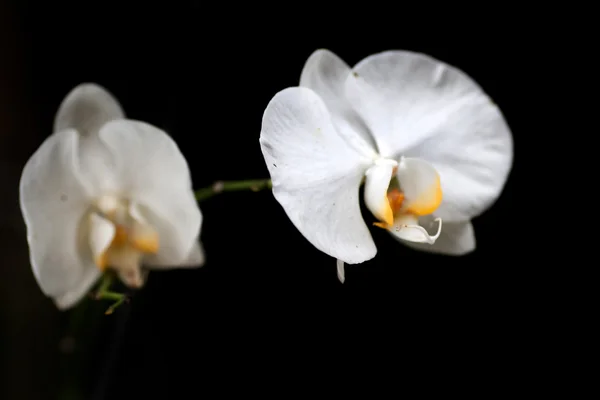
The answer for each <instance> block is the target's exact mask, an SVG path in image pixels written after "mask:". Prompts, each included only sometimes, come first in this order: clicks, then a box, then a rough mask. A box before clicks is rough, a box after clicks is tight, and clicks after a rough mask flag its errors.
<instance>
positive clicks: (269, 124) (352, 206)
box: [260, 87, 377, 264]
mask: <svg viewBox="0 0 600 400" xmlns="http://www.w3.org/2000/svg"><path fill="white" fill-rule="evenodd" d="M260 145H261V150H262V153H263V156H264V158H265V162H266V164H267V168H268V169H269V172H270V174H271V179H272V181H273V195H274V196H275V198H276V199H277V201H278V202H279V203H280V204H281V206H282V207H283V209H284V210H285V212H286V214H287V215H288V217H289V218H290V220H291V221H292V223H293V224H294V225H295V226H296V228H297V229H298V230H299V231H300V232H301V233H302V235H304V237H305V238H306V239H307V240H308V241H309V242H310V243H312V244H313V245H314V246H315V247H316V248H317V249H319V250H321V251H322V252H324V253H326V254H328V255H330V256H332V257H334V258H338V259H340V260H343V261H344V262H346V263H348V264H356V263H360V262H363V261H365V260H369V259H371V258H373V257H374V256H375V253H376V252H377V250H376V248H375V244H374V243H373V239H372V238H371V234H370V232H369V230H368V228H367V226H366V224H365V222H364V220H363V218H362V215H361V211H360V205H359V192H358V190H359V186H360V183H361V180H362V178H363V175H364V172H365V171H366V169H367V168H368V166H369V163H370V160H368V159H364V158H362V157H361V155H360V154H359V153H358V152H356V151H355V150H354V149H353V148H351V147H350V146H349V145H348V143H347V142H346V141H344V139H342V138H341V137H340V136H339V135H338V134H337V132H336V131H335V127H334V126H333V124H332V122H331V117H330V115H329V112H328V110H327V107H326V106H325V104H324V103H323V100H321V98H320V97H319V96H318V95H317V94H316V93H315V92H313V91H312V90H310V89H306V88H299V87H296V88H288V89H285V90H282V91H281V92H279V93H277V94H276V95H275V97H274V98H273V99H272V100H271V101H270V103H269V105H268V106H267V108H266V110H265V113H264V115H263V121H262V131H261V134H260Z"/></svg>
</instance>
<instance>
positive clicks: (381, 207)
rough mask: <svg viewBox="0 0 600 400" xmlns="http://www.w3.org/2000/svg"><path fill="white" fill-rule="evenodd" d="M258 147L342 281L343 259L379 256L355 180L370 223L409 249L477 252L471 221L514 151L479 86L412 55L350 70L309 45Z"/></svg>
mask: <svg viewBox="0 0 600 400" xmlns="http://www.w3.org/2000/svg"><path fill="white" fill-rule="evenodd" d="M260 144H261V148H262V153H263V156H264V158H265V162H266V164H267V167H268V169H269V172H270V174H271V178H272V180H273V194H274V196H275V198H276V199H277V201H278V202H279V203H280V204H281V205H282V207H283V209H284V210H285V212H286V213H287V215H288V217H289V218H290V219H291V221H292V222H293V224H294V225H295V226H296V228H297V229H298V230H299V231H300V232H301V233H302V234H303V235H304V237H306V238H307V239H308V241H310V242H311V243H312V244H313V245H314V246H315V247H316V248H318V249H319V250H321V251H323V252H324V253H326V254H328V255H330V256H332V257H335V258H337V259H338V261H337V265H338V277H339V278H340V280H341V281H342V282H343V281H344V263H349V264H357V263H361V262H364V261H366V260H369V259H371V258H373V257H374V256H375V254H376V252H377V249H376V247H375V244H374V243H373V239H372V237H371V234H370V232H369V230H368V228H367V226H366V224H365V222H364V220H363V218H362V216H361V212H360V205H359V187H360V185H361V183H362V182H363V179H364V180H365V189H364V199H365V203H366V205H367V207H368V209H369V210H370V211H371V212H372V213H373V214H374V216H375V217H376V218H377V219H378V220H379V221H380V222H379V223H376V225H378V226H380V227H383V228H385V229H387V230H388V231H389V232H390V233H391V234H392V235H394V237H396V238H398V239H400V241H402V242H403V243H406V244H407V245H409V246H410V247H413V248H418V249H421V250H425V251H431V252H437V253H442V254H451V255H462V254H466V253H468V252H470V251H472V250H474V249H475V236H474V233H473V227H472V225H471V222H470V220H471V219H472V218H473V217H475V216H477V215H479V214H481V213H482V212H483V211H484V210H486V209H487V208H488V207H489V206H490V205H491V204H492V203H493V202H494V201H495V200H496V199H497V197H498V196H499V195H500V192H501V191H502V188H503V187H504V184H505V182H506V179H507V176H508V173H509V171H510V168H511V165H512V158H513V143H512V136H511V133H510V130H509V127H508V126H507V124H506V122H505V120H504V118H503V116H502V114H501V112H500V110H499V109H498V107H496V105H495V104H494V103H492V101H491V100H490V99H489V97H488V96H487V95H486V94H485V93H484V92H483V90H482V89H481V88H480V87H479V86H478V85H477V84H476V83H475V82H474V81H473V80H472V79H471V78H469V77H468V76H467V75H466V74H465V73H463V72H462V71H460V70H458V69H457V68H454V67H452V66H449V65H447V64H445V63H443V62H440V61H438V60H436V59H434V58H432V57H430V56H427V55H424V54H418V53H413V52H408V51H388V52H383V53H379V54H375V55H372V56H370V57H367V58H366V59H364V60H362V61H361V62H359V63H358V64H357V65H356V66H355V67H354V68H352V69H350V68H349V67H348V66H347V65H346V64H345V63H344V61H342V60H341V59H340V58H339V57H337V56H336V55H335V54H333V53H332V52H330V51H328V50H317V51H316V52H314V53H313V54H312V55H311V56H310V57H309V59H308V61H307V62H306V64H305V66H304V69H303V71H302V75H301V78H300V87H292V88H287V89H284V90H282V91H281V92H279V93H277V94H276V95H275V96H274V98H273V99H272V100H271V101H270V103H269V105H268V106H267V108H266V110H265V112H264V115H263V121H262V131H261V136H260ZM393 178H397V180H396V179H393ZM442 194H443V195H442ZM442 220H443V221H444V227H443V228H442ZM434 221H436V222H437V223H434Z"/></svg>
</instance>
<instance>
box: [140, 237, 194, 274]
mask: <svg viewBox="0 0 600 400" xmlns="http://www.w3.org/2000/svg"><path fill="white" fill-rule="evenodd" d="M168 261H169V260H165V259H160V258H157V257H154V256H147V257H146V258H145V259H144V266H146V267H149V268H154V269H171V268H199V267H202V266H203V265H204V263H205V262H206V256H205V255H204V248H203V246H202V243H200V242H196V243H195V244H194V245H193V246H192V250H191V251H190V254H188V256H187V258H186V259H185V260H183V261H182V262H180V263H178V264H173V263H172V262H171V263H169V262H168Z"/></svg>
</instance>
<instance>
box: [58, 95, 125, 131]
mask: <svg viewBox="0 0 600 400" xmlns="http://www.w3.org/2000/svg"><path fill="white" fill-rule="evenodd" d="M121 118H125V115H124V113H123V110H122V109H121V106H120V105H119V102H118V101H117V100H116V99H115V98H114V97H113V96H112V95H111V94H110V93H109V92H108V91H106V89H104V88H102V87H101V86H98V85H96V84H94V83H83V84H81V85H79V86H77V87H75V88H74V89H73V90H71V91H70V92H69V93H68V94H67V96H65V98H64V100H63V101H62V103H61V105H60V107H59V109H58V112H57V113H56V117H55V119H54V132H58V131H62V130H65V129H75V130H77V131H78V132H79V133H81V134H91V133H94V134H95V133H97V132H98V131H99V130H100V128H101V127H102V125H104V124H105V123H106V122H108V121H111V120H114V119H121Z"/></svg>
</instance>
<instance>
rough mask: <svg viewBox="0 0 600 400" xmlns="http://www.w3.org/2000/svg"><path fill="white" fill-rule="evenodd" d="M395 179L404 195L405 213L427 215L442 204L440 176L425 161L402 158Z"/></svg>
mask: <svg viewBox="0 0 600 400" xmlns="http://www.w3.org/2000/svg"><path fill="white" fill-rule="evenodd" d="M396 177H397V178H398V182H399V183H400V189H401V190H402V193H404V204H403V209H404V210H405V211H406V212H410V213H412V214H415V215H428V214H431V213H433V212H434V211H435V210H436V209H437V208H438V207H439V206H440V204H441V203H442V200H443V194H442V187H441V185H440V176H439V174H438V173H437V171H436V170H435V168H434V167H433V166H432V165H431V164H430V163H428V162H427V161H424V160H421V159H419V158H406V157H402V158H401V159H400V162H399V163H398V172H397V173H396Z"/></svg>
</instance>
